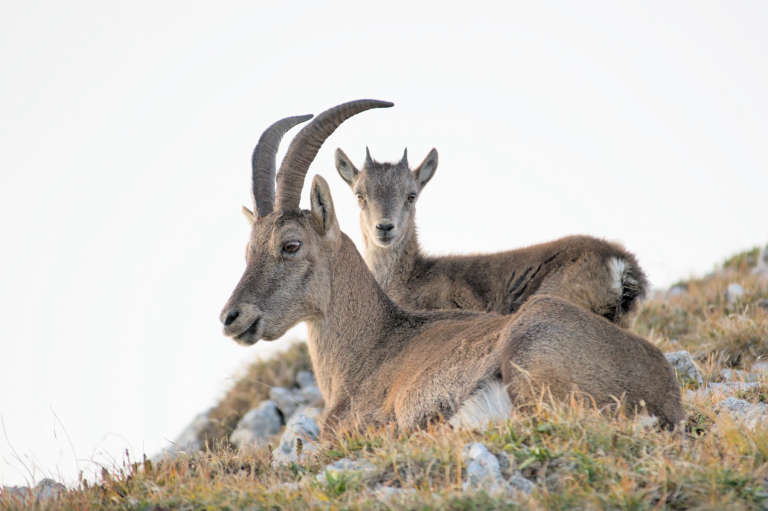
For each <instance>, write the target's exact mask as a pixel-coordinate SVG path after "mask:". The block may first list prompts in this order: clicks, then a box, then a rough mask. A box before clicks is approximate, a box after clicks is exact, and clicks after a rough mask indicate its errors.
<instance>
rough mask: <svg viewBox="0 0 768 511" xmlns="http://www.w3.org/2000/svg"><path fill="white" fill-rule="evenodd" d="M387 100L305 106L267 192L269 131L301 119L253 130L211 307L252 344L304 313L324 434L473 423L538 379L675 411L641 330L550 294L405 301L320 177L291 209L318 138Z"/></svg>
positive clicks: (601, 401)
mask: <svg viewBox="0 0 768 511" xmlns="http://www.w3.org/2000/svg"><path fill="white" fill-rule="evenodd" d="M389 106H392V104H391V103H386V102H382V101H375V100H358V101H352V102H350V103H345V104H342V105H339V106H336V107H334V108H331V109H329V110H327V111H325V112H323V113H322V114H320V115H319V116H318V117H316V118H315V119H314V120H313V121H312V122H311V123H310V124H309V125H307V126H305V127H304V128H303V129H302V130H301V131H300V132H299V133H298V135H296V137H295V138H294V140H293V141H292V142H291V145H290V147H289V148H288V151H287V153H286V156H285V158H284V160H283V162H282V164H281V166H280V172H279V174H278V176H277V193H276V198H275V199H274V200H273V197H274V196H275V194H274V192H273V190H274V188H273V187H274V179H273V176H274V169H275V163H274V159H275V151H276V149H277V145H278V142H279V140H280V138H281V136H282V135H283V133H284V132H285V131H286V130H287V129H289V128H290V127H291V126H292V125H295V124H297V123H298V122H301V121H302V120H305V119H306V117H294V118H289V119H284V120H282V121H278V122H277V123H276V124H274V125H272V126H271V127H270V128H268V129H267V131H266V132H265V133H264V135H262V138H261V139H260V141H259V144H258V146H257V148H256V151H255V154H254V158H253V161H254V168H253V184H254V187H253V195H254V199H255V206H256V208H255V213H251V212H248V215H249V217H250V219H251V221H252V228H251V235H250V240H249V242H248V248H247V255H246V268H245V271H244V273H243V276H242V278H241V279H240V282H239V283H238V284H237V286H236V287H235V289H234V291H233V292H232V295H231V297H230V298H229V300H228V302H227V304H226V305H225V306H224V309H223V310H222V312H221V315H220V319H221V321H222V323H223V325H224V333H225V334H226V335H228V336H230V337H232V338H233V339H235V340H236V341H237V342H239V343H241V344H244V345H252V344H254V343H255V342H257V341H258V340H260V339H265V340H274V339H277V338H279V337H280V336H282V335H283V334H284V333H285V332H286V331H287V330H288V329H289V328H290V327H292V326H294V325H296V324H297V323H299V322H302V321H303V322H306V323H307V325H308V327H309V328H308V330H309V339H308V346H309V352H310V356H311V359H312V366H313V368H314V370H315V375H316V377H317V381H318V385H319V387H320V390H321V392H322V394H323V397H324V399H325V403H326V412H325V417H324V422H323V431H324V434H326V435H328V434H332V433H333V432H334V431H337V430H338V429H348V428H357V427H360V426H366V425H381V424H388V423H392V422H394V423H396V425H397V426H398V427H399V428H401V429H405V430H408V429H412V428H416V427H420V426H424V425H426V424H427V423H429V422H430V421H432V420H436V419H439V418H441V417H442V418H445V419H448V420H450V421H451V422H452V423H454V424H482V423H486V422H488V421H489V420H493V419H503V418H504V417H506V416H508V414H509V412H510V410H511V407H512V406H514V404H515V403H519V402H524V401H526V400H527V399H528V397H529V395H528V392H529V390H530V389H532V388H535V387H538V386H540V385H546V386H548V387H549V389H550V390H551V392H552V394H553V395H554V396H556V397H565V396H567V395H568V394H569V393H571V392H583V393H587V394H589V395H590V396H592V398H594V400H595V402H596V403H597V404H598V405H599V406H603V405H612V404H614V403H615V398H620V399H623V402H624V403H625V404H626V405H627V407H628V409H629V410H634V409H638V408H642V407H643V406H646V407H647V410H648V411H649V412H650V413H652V414H655V415H657V416H659V417H660V419H661V421H662V423H664V424H666V425H675V424H677V423H678V422H679V421H680V420H682V419H683V412H682V408H681V404H680V390H679V388H678V385H677V383H676V381H675V377H674V373H673V370H672V368H671V366H670V365H669V364H668V363H667V361H666V359H665V358H664V356H663V354H662V353H661V352H660V351H659V350H658V349H657V348H656V347H654V346H653V345H651V344H650V343H648V342H647V341H645V340H643V339H641V338H639V337H637V336H634V335H632V334H630V333H628V332H625V331H623V330H622V329H620V328H619V327H617V326H616V325H614V324H612V323H611V322H609V321H607V320H605V319H604V318H601V317H599V316H596V315H594V314H592V313H591V312H589V311H587V310H585V309H583V308H581V307H578V306H575V305H572V304H570V303H568V302H566V301H565V300H562V299H560V298H557V297H553V296H538V297H534V298H532V299H530V300H528V301H527V302H526V303H525V304H523V305H522V306H521V307H520V309H519V310H518V311H517V312H516V313H515V314H512V315H506V316H504V315H498V314H488V313H478V312H471V311H456V310H448V311H431V312H430V311H426V312H410V311H406V310H404V309H403V308H401V307H400V306H398V305H396V304H395V303H394V302H393V301H392V300H390V299H389V298H388V297H387V295H386V294H385V293H384V291H383V290H382V289H381V287H380V286H379V285H378V284H377V282H376V280H375V279H374V277H373V275H372V274H371V273H370V271H369V270H368V268H367V267H366V265H365V262H364V261H363V259H362V257H361V256H360V254H359V253H358V252H357V249H356V248H355V246H354V244H353V243H352V241H351V240H350V239H349V238H348V237H347V236H346V235H345V234H344V233H343V232H341V230H340V229H339V224H338V222H337V219H336V214H335V210H334V206H333V200H332V198H331V194H330V191H329V189H328V184H327V183H326V182H325V180H324V179H323V178H322V177H320V176H315V178H314V180H313V182H312V187H311V190H310V204H311V207H310V210H309V211H306V210H301V209H300V208H299V197H300V194H301V190H302V185H303V182H304V178H305V175H306V173H307V171H308V169H309V166H310V164H311V163H312V160H313V159H314V157H315V155H316V154H317V151H318V150H319V148H320V146H321V144H322V143H323V141H324V140H325V139H326V138H327V137H328V136H329V135H330V134H331V133H332V132H333V131H334V130H335V129H336V128H337V127H338V126H339V125H340V124H341V123H342V122H343V121H344V120H345V119H347V118H349V117H351V116H352V115H354V114H357V113H359V112H362V111H364V110H368V109H370V108H379V107H389Z"/></svg>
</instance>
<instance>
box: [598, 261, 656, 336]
mask: <svg viewBox="0 0 768 511" xmlns="http://www.w3.org/2000/svg"><path fill="white" fill-rule="evenodd" d="M608 270H609V271H610V275H611V277H610V278H611V289H612V290H613V291H614V292H615V293H616V303H615V306H614V307H613V310H612V311H611V312H610V313H609V317H608V319H610V320H611V321H618V320H620V319H621V318H623V317H624V316H626V315H627V314H629V313H630V312H632V311H634V310H635V309H636V308H637V306H638V304H639V303H640V302H641V301H642V299H643V298H644V297H645V295H646V293H647V292H648V279H647V278H646V276H645V273H644V272H643V270H642V269H641V268H640V265H639V264H638V263H637V259H636V258H635V256H634V255H632V254H630V253H628V252H626V253H624V254H622V255H617V256H612V257H611V258H610V259H609V260H608ZM610 316H613V317H610Z"/></svg>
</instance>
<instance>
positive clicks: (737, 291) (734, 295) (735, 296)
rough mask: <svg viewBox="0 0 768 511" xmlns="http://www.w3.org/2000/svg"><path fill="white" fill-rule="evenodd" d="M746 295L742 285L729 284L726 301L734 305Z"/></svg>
mask: <svg viewBox="0 0 768 511" xmlns="http://www.w3.org/2000/svg"><path fill="white" fill-rule="evenodd" d="M743 295H744V288H743V287H741V284H737V283H735V282H734V283H732V284H728V288H727V289H726V290H725V299H726V300H727V301H728V303H730V304H731V305H733V304H734V303H736V302H738V301H739V298H741V297H742V296H743Z"/></svg>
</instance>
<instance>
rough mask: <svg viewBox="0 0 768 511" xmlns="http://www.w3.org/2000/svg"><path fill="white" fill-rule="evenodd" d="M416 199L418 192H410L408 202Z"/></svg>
mask: <svg viewBox="0 0 768 511" xmlns="http://www.w3.org/2000/svg"><path fill="white" fill-rule="evenodd" d="M415 200H416V194H415V193H409V194H408V202H413V201H415Z"/></svg>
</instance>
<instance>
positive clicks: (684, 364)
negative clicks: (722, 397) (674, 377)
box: [664, 350, 704, 385]
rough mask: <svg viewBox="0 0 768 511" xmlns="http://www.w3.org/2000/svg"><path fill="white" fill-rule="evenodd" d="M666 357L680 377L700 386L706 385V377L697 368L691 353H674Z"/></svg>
mask: <svg viewBox="0 0 768 511" xmlns="http://www.w3.org/2000/svg"><path fill="white" fill-rule="evenodd" d="M664 356H665V357H666V358H667V361H668V362H669V363H670V364H671V365H672V367H673V368H674V369H675V372H676V373H677V374H678V376H680V377H682V378H683V379H686V380H690V381H693V382H695V383H697V384H698V385H703V384H704V377H703V376H702V375H701V371H699V368H698V367H696V362H694V361H693V357H692V356H691V354H690V353H688V352H687V351H685V350H682V351H673V352H672V353H665V354H664Z"/></svg>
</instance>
